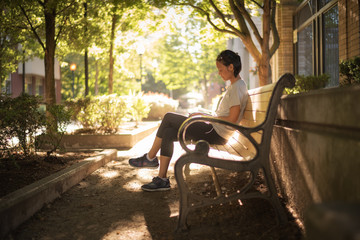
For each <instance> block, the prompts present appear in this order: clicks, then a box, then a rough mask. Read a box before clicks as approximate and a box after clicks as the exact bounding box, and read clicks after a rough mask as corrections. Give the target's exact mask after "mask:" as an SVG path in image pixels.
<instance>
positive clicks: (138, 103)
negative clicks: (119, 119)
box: [129, 92, 150, 126]
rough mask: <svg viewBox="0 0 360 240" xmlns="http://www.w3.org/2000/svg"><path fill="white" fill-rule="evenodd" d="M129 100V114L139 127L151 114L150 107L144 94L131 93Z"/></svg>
mask: <svg viewBox="0 0 360 240" xmlns="http://www.w3.org/2000/svg"><path fill="white" fill-rule="evenodd" d="M129 100H130V106H129V112H130V114H131V117H132V118H133V119H134V120H135V122H136V126H137V125H138V124H139V122H141V120H142V119H143V118H146V117H147V116H148V114H149V112H150V105H149V104H148V103H147V102H146V101H145V100H144V98H143V93H142V92H140V93H138V94H135V93H132V92H130V94H129Z"/></svg>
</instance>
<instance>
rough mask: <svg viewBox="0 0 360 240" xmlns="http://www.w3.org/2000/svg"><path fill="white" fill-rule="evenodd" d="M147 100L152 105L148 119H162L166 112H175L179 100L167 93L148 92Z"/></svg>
mask: <svg viewBox="0 0 360 240" xmlns="http://www.w3.org/2000/svg"><path fill="white" fill-rule="evenodd" d="M144 100H145V102H146V103H147V104H148V105H149V106H150V112H149V113H148V116H147V118H146V119H147V120H152V121H154V120H160V119H161V118H162V117H163V116H164V115H165V113H167V112H175V110H176V108H177V106H178V101H176V100H174V99H171V98H169V97H168V96H166V95H165V94H159V93H147V94H145V95H144Z"/></svg>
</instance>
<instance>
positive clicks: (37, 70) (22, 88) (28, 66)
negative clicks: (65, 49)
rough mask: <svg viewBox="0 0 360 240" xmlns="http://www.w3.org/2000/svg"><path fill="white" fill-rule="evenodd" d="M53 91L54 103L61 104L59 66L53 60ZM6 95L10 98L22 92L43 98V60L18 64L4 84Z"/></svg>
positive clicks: (35, 59) (37, 59)
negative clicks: (54, 95)
mask: <svg viewBox="0 0 360 240" xmlns="http://www.w3.org/2000/svg"><path fill="white" fill-rule="evenodd" d="M54 72H55V73H54V77H55V91H56V102H57V103H60V102H61V78H60V77H61V74H60V64H59V62H58V61H57V60H56V59H55V71H54ZM4 91H5V93H6V94H9V95H10V96H12V97H17V96H19V95H20V94H21V93H22V92H25V93H27V94H29V95H38V96H42V97H44V96H45V65H44V60H42V59H39V58H34V59H32V60H29V61H27V62H25V63H19V67H18V69H17V71H16V72H15V73H11V74H10V75H9V78H8V79H7V80H6V82H5V89H4Z"/></svg>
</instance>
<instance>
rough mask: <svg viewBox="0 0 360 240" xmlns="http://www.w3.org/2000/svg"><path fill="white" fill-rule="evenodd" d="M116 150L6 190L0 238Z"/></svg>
mask: <svg viewBox="0 0 360 240" xmlns="http://www.w3.org/2000/svg"><path fill="white" fill-rule="evenodd" d="M116 157H117V151H116V150H115V149H108V150H104V151H102V152H101V153H100V154H99V155H97V156H95V157H90V158H86V159H85V160H83V161H81V162H79V163H76V164H74V165H72V166H70V167H69V168H66V169H63V170H61V171H59V172H57V173H55V174H53V175H51V176H49V177H46V178H43V179H41V180H39V181H37V182H35V183H33V184H30V185H28V186H26V187H24V188H21V189H19V190H17V191H15V192H13V193H10V194H8V195H6V196H5V197H3V198H2V199H1V200H0V238H2V237H4V236H5V235H6V234H7V233H8V232H10V231H12V230H14V229H16V228H17V227H18V226H19V225H20V224H21V223H23V222H24V221H26V220H27V219H29V218H30V217H31V216H32V215H33V214H35V213H36V212H37V211H38V210H40V209H41V208H42V207H43V206H44V205H45V204H46V203H49V202H51V201H53V200H54V199H56V198H58V197H59V196H60V195H61V194H62V193H64V192H65V191H67V190H68V189H69V188H71V187H72V186H74V185H76V184H77V183H79V182H80V181H81V180H82V179H84V178H85V177H86V176H88V175H89V174H91V173H92V172H93V171H95V170H96V169H98V168H100V167H101V166H103V165H105V164H106V163H108V162H110V161H111V160H114V159H116Z"/></svg>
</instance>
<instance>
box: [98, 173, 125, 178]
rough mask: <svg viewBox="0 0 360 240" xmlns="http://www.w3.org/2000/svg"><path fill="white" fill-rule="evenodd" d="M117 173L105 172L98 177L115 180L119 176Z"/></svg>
mask: <svg viewBox="0 0 360 240" xmlns="http://www.w3.org/2000/svg"><path fill="white" fill-rule="evenodd" d="M119 175H120V174H119V172H118V171H105V172H103V173H101V174H100V176H102V177H104V178H115V177H117V176H119Z"/></svg>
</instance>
